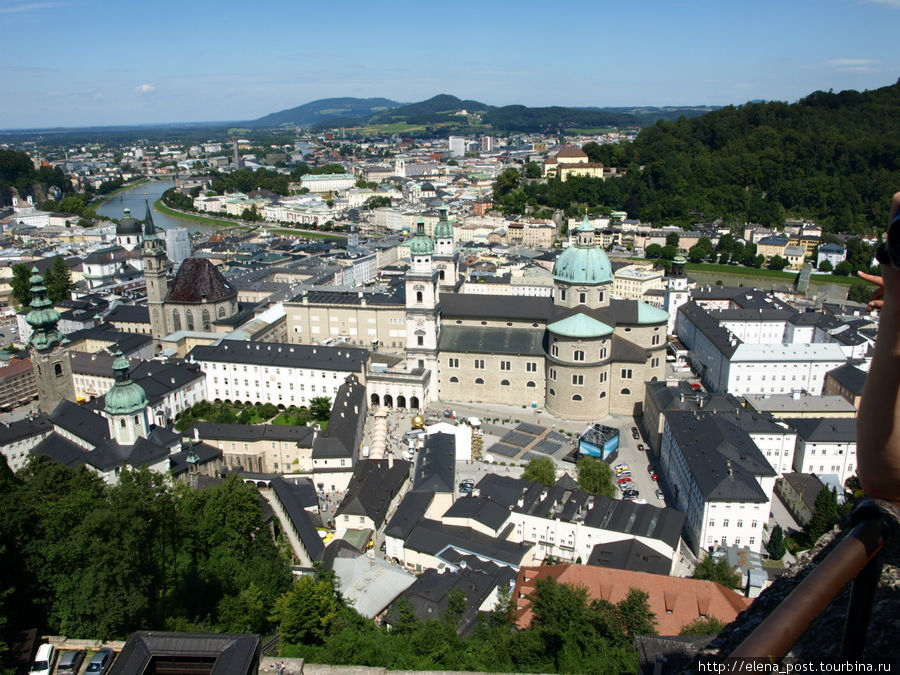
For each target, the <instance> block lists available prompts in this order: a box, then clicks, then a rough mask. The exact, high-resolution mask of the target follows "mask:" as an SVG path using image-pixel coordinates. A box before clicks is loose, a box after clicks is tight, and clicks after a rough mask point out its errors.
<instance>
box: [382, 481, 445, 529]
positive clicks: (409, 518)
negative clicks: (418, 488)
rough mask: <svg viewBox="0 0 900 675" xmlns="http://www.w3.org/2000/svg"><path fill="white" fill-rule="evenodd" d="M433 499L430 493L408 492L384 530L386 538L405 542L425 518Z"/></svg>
mask: <svg viewBox="0 0 900 675" xmlns="http://www.w3.org/2000/svg"><path fill="white" fill-rule="evenodd" d="M433 498H434V495H433V494H431V493H428V492H407V493H406V495H405V496H404V497H403V501H401V502H400V505H399V506H398V507H397V510H396V511H394V515H393V516H392V517H391V519H390V521H389V522H388V524H387V527H386V528H385V530H384V534H385V536H388V537H396V538H397V539H402V540H404V541H405V540H406V538H407V537H408V536H409V533H410V532H412V531H413V530H414V529H415V528H416V525H418V524H419V523H420V522H421V521H422V519H423V518H424V517H425V512H426V511H427V510H428V507H429V505H430V504H431V500H432V499H433Z"/></svg>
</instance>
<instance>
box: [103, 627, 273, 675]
mask: <svg viewBox="0 0 900 675" xmlns="http://www.w3.org/2000/svg"><path fill="white" fill-rule="evenodd" d="M191 657H194V658H193V659H192V658H191ZM196 657H200V658H201V659H204V660H205V659H215V661H214V663H213V666H212V669H210V670H209V671H208V672H209V673H210V675H250V674H251V673H254V674H255V673H256V671H257V669H258V666H259V657H260V641H259V635H229V634H227V633H219V634H213V633H163V632H155V631H154V632H151V631H139V632H137V633H132V634H131V635H130V636H129V637H128V641H127V642H126V643H125V646H124V647H123V648H122V651H121V652H120V653H119V655H118V657H116V660H115V661H113V664H112V668H110V670H109V675H133V673H144V672H148V668H151V667H152V666H151V664H152V663H153V661H154V659H156V658H163V659H166V660H167V661H168V660H171V661H175V662H177V661H178V660H182V659H184V660H186V661H187V660H190V661H194V660H196Z"/></svg>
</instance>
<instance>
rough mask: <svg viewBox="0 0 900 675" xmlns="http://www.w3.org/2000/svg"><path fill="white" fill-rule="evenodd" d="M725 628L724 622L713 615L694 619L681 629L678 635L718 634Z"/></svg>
mask: <svg viewBox="0 0 900 675" xmlns="http://www.w3.org/2000/svg"><path fill="white" fill-rule="evenodd" d="M723 628H725V622H723V621H720V620H719V619H717V618H716V617H714V616H709V617H706V618H705V619H694V620H693V621H691V622H690V623H688V624H685V626H684V627H683V628H682V629H681V633H679V635H718V634H719V633H721V632H722V629H723Z"/></svg>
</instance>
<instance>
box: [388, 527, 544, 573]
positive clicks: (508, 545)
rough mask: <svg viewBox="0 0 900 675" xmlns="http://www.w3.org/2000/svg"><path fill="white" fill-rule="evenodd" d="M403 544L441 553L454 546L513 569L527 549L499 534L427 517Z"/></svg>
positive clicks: (433, 554) (422, 551) (426, 551)
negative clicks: (490, 533)
mask: <svg viewBox="0 0 900 675" xmlns="http://www.w3.org/2000/svg"><path fill="white" fill-rule="evenodd" d="M404 546H405V547H406V548H408V549H410V550H413V551H419V552H421V553H427V554H429V555H432V556H441V557H443V556H444V555H448V554H449V551H450V550H452V549H455V550H457V551H460V552H463V553H471V554H472V555H476V556H478V557H480V558H487V559H489V560H492V561H495V562H498V563H500V564H503V565H508V566H510V567H514V568H516V569H518V567H519V566H520V565H521V564H522V559H523V558H524V557H525V555H526V554H527V553H528V551H530V550H531V546H530V545H528V544H516V543H514V542H511V541H507V540H506V539H504V538H503V536H499V537H491V536H488V535H486V534H482V533H481V532H477V531H475V530H473V529H471V528H468V527H455V526H452V525H443V524H441V523H440V522H438V521H436V520H430V519H427V518H426V519H423V520H422V521H421V522H420V523H419V524H418V525H416V527H415V528H413V530H412V532H411V533H410V534H409V536H408V537H407V538H406V540H405V543H404Z"/></svg>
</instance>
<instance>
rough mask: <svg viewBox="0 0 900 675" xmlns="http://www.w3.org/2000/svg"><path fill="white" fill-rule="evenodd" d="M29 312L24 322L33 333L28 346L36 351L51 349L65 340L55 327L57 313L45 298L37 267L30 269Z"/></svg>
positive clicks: (42, 278) (57, 321) (45, 291)
mask: <svg viewBox="0 0 900 675" xmlns="http://www.w3.org/2000/svg"><path fill="white" fill-rule="evenodd" d="M29 281H30V282H31V295H32V300H31V311H30V312H28V315H27V316H26V317H25V321H27V322H28V325H29V326H31V328H32V330H33V332H32V334H31V337H30V338H29V339H28V344H29V346H31V347H34V348H35V349H37V350H38V351H46V350H49V349H52V348H53V347H54V346H55V345H56V344H58V343H61V342H63V341H64V340H65V338H64V337H63V334H62V333H60V332H59V329H58V328H57V327H56V325H57V323H59V312H57V311H56V310H55V309H53V303H52V302H50V300H49V299H48V298H47V288H46V287H45V286H44V277H42V276H41V274H40V272H39V271H38V268H37V267H32V268H31V279H29Z"/></svg>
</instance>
